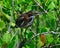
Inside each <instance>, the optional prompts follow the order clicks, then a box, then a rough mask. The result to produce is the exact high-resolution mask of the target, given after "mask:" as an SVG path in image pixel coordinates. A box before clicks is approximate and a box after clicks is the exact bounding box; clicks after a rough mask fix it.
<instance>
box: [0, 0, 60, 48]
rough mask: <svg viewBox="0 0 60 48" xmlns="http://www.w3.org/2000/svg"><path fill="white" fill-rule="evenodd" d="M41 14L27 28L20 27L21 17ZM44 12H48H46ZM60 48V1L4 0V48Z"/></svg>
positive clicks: (0, 20)
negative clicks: (25, 14) (28, 14)
mask: <svg viewBox="0 0 60 48" xmlns="http://www.w3.org/2000/svg"><path fill="white" fill-rule="evenodd" d="M30 10H36V11H39V12H40V13H41V14H39V15H37V16H36V17H35V18H34V21H33V24H32V25H31V26H30V27H28V29H27V30H26V28H19V27H18V28H16V27H14V26H15V25H16V24H15V22H16V19H17V17H18V16H19V15H21V14H23V13H26V12H28V11H30ZM43 12H44V13H43ZM19 46H22V47H20V48H42V47H43V48H44V47H46V48H60V0H0V48H19Z"/></svg>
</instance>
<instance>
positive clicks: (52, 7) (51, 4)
mask: <svg viewBox="0 0 60 48" xmlns="http://www.w3.org/2000/svg"><path fill="white" fill-rule="evenodd" d="M54 8H55V4H54V2H51V3H50V4H49V6H48V9H50V10H52V9H54Z"/></svg>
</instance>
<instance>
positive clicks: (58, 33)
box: [28, 32, 60, 42]
mask: <svg viewBox="0 0 60 48" xmlns="http://www.w3.org/2000/svg"><path fill="white" fill-rule="evenodd" d="M41 34H45V35H47V34H57V35H60V32H43V33H38V34H35V35H33V37H32V38H31V39H30V40H29V41H28V42H31V41H32V40H33V39H34V38H35V37H36V36H40V35H41Z"/></svg>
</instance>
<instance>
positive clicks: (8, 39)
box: [2, 33, 11, 43]
mask: <svg viewBox="0 0 60 48" xmlns="http://www.w3.org/2000/svg"><path fill="white" fill-rule="evenodd" d="M10 39H11V36H10V34H9V33H5V34H4V35H3V37H2V41H3V42H6V43H9V41H10Z"/></svg>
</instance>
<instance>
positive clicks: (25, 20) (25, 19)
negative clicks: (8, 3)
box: [16, 10, 34, 28]
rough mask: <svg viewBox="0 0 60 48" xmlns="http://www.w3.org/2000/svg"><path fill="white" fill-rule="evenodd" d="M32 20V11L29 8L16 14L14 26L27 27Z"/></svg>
mask: <svg viewBox="0 0 60 48" xmlns="http://www.w3.org/2000/svg"><path fill="white" fill-rule="evenodd" d="M33 21H34V13H33V11H32V10H31V11H28V12H26V13H24V14H21V15H19V16H18V18H17V19H16V26H17V27H20V28H27V27H29V26H31V25H32V23H33Z"/></svg>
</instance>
